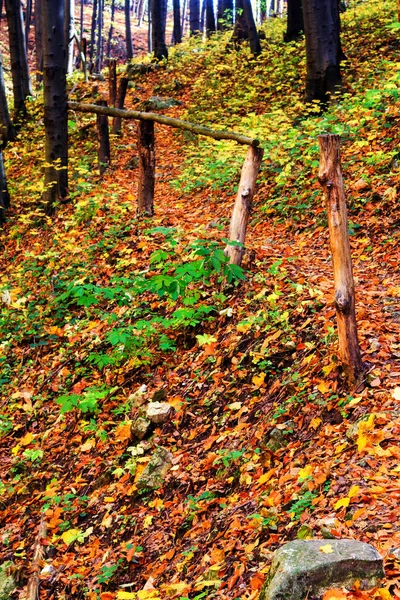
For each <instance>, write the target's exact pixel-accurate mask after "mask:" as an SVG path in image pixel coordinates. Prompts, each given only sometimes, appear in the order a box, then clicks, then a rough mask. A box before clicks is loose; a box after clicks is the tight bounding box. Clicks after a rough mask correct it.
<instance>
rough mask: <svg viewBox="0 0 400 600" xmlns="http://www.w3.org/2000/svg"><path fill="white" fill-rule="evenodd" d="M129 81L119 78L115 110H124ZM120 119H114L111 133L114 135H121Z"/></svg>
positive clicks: (125, 78)
mask: <svg viewBox="0 0 400 600" xmlns="http://www.w3.org/2000/svg"><path fill="white" fill-rule="evenodd" d="M128 83H129V79H128V78H127V77H121V79H120V80H119V86H118V94H117V106H116V108H121V109H122V108H124V102H125V96H126V92H127V90H128ZM121 126H122V119H121V117H115V118H114V120H113V126H112V132H113V134H114V135H117V134H118V133H121Z"/></svg>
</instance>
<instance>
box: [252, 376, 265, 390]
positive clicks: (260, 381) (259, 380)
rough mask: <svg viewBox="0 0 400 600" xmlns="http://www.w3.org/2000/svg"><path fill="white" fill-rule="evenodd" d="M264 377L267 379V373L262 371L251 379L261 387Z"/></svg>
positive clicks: (257, 386)
mask: <svg viewBox="0 0 400 600" xmlns="http://www.w3.org/2000/svg"><path fill="white" fill-rule="evenodd" d="M264 379H265V373H260V374H259V375H254V377H253V379H252V380H251V381H252V382H253V383H254V385H255V386H256V388H259V387H261V386H262V384H263V383H264Z"/></svg>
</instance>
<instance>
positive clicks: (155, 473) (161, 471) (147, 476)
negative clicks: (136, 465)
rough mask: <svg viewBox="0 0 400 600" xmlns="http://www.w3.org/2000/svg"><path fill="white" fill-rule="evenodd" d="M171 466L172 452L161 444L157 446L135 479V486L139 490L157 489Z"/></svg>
mask: <svg viewBox="0 0 400 600" xmlns="http://www.w3.org/2000/svg"><path fill="white" fill-rule="evenodd" d="M171 467H172V454H171V453H170V452H168V450H166V449H165V448H163V447H162V446H158V447H157V448H156V449H155V451H154V454H153V456H152V457H151V458H150V461H149V462H148V463H147V465H146V468H145V470H144V471H143V473H142V474H141V475H140V477H139V479H138V480H137V482H136V485H137V487H138V488H139V489H141V490H143V489H151V490H157V489H158V488H159V487H161V486H162V485H163V483H164V479H165V476H166V474H167V473H168V471H169V470H170V468H171Z"/></svg>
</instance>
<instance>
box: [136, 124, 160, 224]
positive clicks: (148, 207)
mask: <svg viewBox="0 0 400 600" xmlns="http://www.w3.org/2000/svg"><path fill="white" fill-rule="evenodd" d="M138 150H139V183H138V201H137V202H138V214H145V215H148V216H149V217H151V216H153V214H154V182H155V171H156V152H155V140H154V122H153V121H139V123H138Z"/></svg>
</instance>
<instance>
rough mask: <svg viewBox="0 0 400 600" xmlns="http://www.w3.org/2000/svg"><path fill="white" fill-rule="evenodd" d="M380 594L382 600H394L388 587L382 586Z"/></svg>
mask: <svg viewBox="0 0 400 600" xmlns="http://www.w3.org/2000/svg"><path fill="white" fill-rule="evenodd" d="M378 594H379V597H380V598H382V600H392V594H391V593H390V592H389V590H387V589H386V588H380V589H379V590H378Z"/></svg>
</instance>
